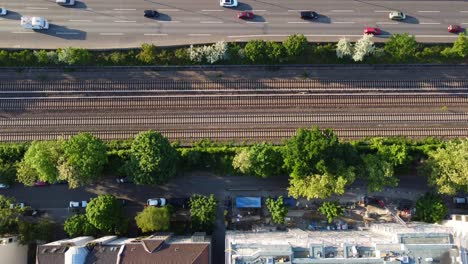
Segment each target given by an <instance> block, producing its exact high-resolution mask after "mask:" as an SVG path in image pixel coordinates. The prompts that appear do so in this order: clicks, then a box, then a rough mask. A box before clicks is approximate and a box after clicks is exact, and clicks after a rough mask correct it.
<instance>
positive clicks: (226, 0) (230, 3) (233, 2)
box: [219, 0, 238, 7]
mask: <svg viewBox="0 0 468 264" xmlns="http://www.w3.org/2000/svg"><path fill="white" fill-rule="evenodd" d="M237 4H238V3H237V0H219V5H220V6H222V7H236V6H237Z"/></svg>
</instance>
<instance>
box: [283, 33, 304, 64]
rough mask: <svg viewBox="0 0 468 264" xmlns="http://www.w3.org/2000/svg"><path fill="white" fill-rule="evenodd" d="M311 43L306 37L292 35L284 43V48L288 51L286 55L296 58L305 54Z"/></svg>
mask: <svg viewBox="0 0 468 264" xmlns="http://www.w3.org/2000/svg"><path fill="white" fill-rule="evenodd" d="M308 45H309V42H308V41H307V38H306V37H305V36H304V35H296V34H294V35H291V36H289V37H288V38H287V39H286V40H285V41H283V46H284V48H285V50H286V54H287V55H288V56H289V57H290V58H296V57H299V56H301V55H302V54H304V51H305V50H306V48H307V46H308Z"/></svg>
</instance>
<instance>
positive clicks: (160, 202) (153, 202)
mask: <svg viewBox="0 0 468 264" xmlns="http://www.w3.org/2000/svg"><path fill="white" fill-rule="evenodd" d="M146 204H147V205H148V206H165V205H166V198H151V199H148V200H147V201H146Z"/></svg>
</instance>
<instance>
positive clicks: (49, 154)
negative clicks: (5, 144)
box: [18, 141, 61, 183]
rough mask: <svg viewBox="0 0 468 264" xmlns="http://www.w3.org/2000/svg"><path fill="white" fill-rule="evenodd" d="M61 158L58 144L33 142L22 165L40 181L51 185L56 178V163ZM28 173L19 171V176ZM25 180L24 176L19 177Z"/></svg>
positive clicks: (53, 142) (54, 142) (55, 142)
mask: <svg viewBox="0 0 468 264" xmlns="http://www.w3.org/2000/svg"><path fill="white" fill-rule="evenodd" d="M60 156H61V148H60V144H59V142H57V141H33V142H32V143H31V146H30V147H29V148H28V150H27V151H26V153H25V154H24V159H23V161H22V162H23V163H24V164H23V165H22V166H27V167H29V168H31V169H32V170H34V171H35V173H34V174H35V175H37V178H38V179H39V180H41V181H44V182H48V183H53V182H55V181H57V178H58V174H59V173H58V169H57V166H58V161H59V158H60ZM23 173H30V172H29V171H28V170H21V171H19V174H23ZM18 177H19V178H26V177H27V176H26V175H19V176H18Z"/></svg>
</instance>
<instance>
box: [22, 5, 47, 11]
mask: <svg viewBox="0 0 468 264" xmlns="http://www.w3.org/2000/svg"><path fill="white" fill-rule="evenodd" d="M26 9H35V10H45V9H49V8H48V7H32V6H27V7H26Z"/></svg>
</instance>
